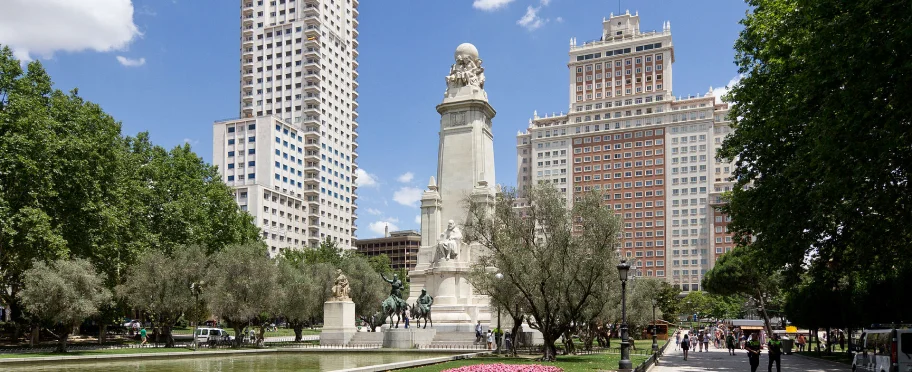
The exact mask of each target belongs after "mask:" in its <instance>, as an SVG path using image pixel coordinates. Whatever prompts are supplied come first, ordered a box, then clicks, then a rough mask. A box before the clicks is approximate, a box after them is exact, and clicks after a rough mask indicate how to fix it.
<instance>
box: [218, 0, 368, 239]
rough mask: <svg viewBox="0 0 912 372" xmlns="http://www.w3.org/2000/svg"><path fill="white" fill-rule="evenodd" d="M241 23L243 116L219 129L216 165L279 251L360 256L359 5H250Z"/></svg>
mask: <svg viewBox="0 0 912 372" xmlns="http://www.w3.org/2000/svg"><path fill="white" fill-rule="evenodd" d="M240 26H241V27H240V40H239V44H240V76H239V78H240V79H239V85H240V87H239V92H240V102H239V103H240V107H239V113H240V117H239V118H237V119H231V120H224V121H219V122H216V123H215V125H214V127H213V145H214V146H213V162H214V163H215V164H216V165H219V169H220V170H221V172H222V175H223V177H224V180H225V182H227V183H228V185H230V186H232V187H234V188H235V189H236V190H237V191H236V196H237V198H238V203H239V204H240V205H241V207H242V208H244V207H245V206H246V208H247V210H248V211H249V212H250V213H251V214H253V215H254V217H256V223H257V226H259V227H260V228H261V229H262V230H263V236H264V238H265V240H266V243H267V245H269V246H270V252H271V253H272V254H276V253H278V252H279V251H281V250H282V249H285V248H297V247H305V246H314V245H317V244H319V242H320V241H322V240H325V239H329V240H331V241H333V242H336V243H337V244H338V245H339V246H341V247H342V248H345V249H353V248H354V235H355V229H356V227H355V220H356V219H357V214H356V209H357V206H356V203H355V202H356V200H357V195H356V188H357V187H356V185H355V181H356V175H355V172H356V170H357V168H358V167H357V163H356V161H357V158H358V153H357V148H358V141H357V139H358V132H357V129H358V122H357V119H358V111H357V108H358V101H357V98H358V92H357V88H358V82H357V78H358V70H357V68H358V62H357V57H358V1H357V0H241V1H240ZM251 127H253V129H248V128H251ZM242 133H243V135H242ZM250 138H254V141H255V142H251V140H250ZM257 147H259V148H257ZM245 151H246V152H245ZM251 151H252V152H251ZM242 152H243V154H241V153H242ZM240 155H243V156H240ZM252 155H256V156H252ZM247 158H250V159H249V160H248V159H247ZM254 158H255V159H254ZM232 165H233V166H232ZM229 166H231V167H229ZM251 175H254V176H255V177H254V178H251V177H250V176H251ZM244 193H246V194H244ZM241 195H245V196H246V198H242V197H241ZM254 197H255V198H256V201H255V202H251V201H250V200H252V198H254ZM242 199H246V200H242ZM283 200H284V201H283ZM289 205H290V206H291V207H292V208H297V207H296V206H297V205H300V208H301V212H294V211H286V215H287V213H291V215H292V218H291V219H290V220H288V219H286V220H284V221H283V220H282V219H281V218H278V221H276V219H277V218H273V216H279V217H281V216H282V212H283V210H282V208H288V207H289ZM254 206H255V207H256V208H254ZM280 207H281V208H280ZM305 212H306V213H305ZM264 213H265V214H266V215H263V214H264ZM296 231H297V232H296ZM283 233H284V234H286V235H284V237H283V235H282V234H283Z"/></svg>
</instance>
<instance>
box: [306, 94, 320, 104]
mask: <svg viewBox="0 0 912 372" xmlns="http://www.w3.org/2000/svg"><path fill="white" fill-rule="evenodd" d="M304 103H305V104H308V105H315V106H319V105H320V94H319V93H317V94H313V93H308V94H307V95H305V96H304Z"/></svg>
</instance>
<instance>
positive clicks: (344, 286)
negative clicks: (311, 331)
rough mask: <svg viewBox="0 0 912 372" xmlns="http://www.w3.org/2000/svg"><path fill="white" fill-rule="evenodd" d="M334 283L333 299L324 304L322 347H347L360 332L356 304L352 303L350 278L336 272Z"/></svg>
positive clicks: (321, 333) (338, 271) (340, 272)
mask: <svg viewBox="0 0 912 372" xmlns="http://www.w3.org/2000/svg"><path fill="white" fill-rule="evenodd" d="M336 274H337V276H336V281H335V282H334V283H333V287H332V292H333V297H332V298H330V299H329V301H326V302H324V303H323V331H322V332H320V345H346V344H348V343H349V342H350V341H351V339H352V336H354V335H355V333H356V332H358V329H357V327H356V326H355V303H354V302H352V300H351V297H350V293H351V287H350V286H349V285H348V277H346V276H345V274H343V273H342V270H341V269H339V270H336Z"/></svg>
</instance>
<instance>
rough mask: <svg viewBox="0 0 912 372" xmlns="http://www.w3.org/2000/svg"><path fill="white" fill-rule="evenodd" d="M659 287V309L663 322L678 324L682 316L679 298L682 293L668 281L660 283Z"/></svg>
mask: <svg viewBox="0 0 912 372" xmlns="http://www.w3.org/2000/svg"><path fill="white" fill-rule="evenodd" d="M659 286H660V288H658V293H656V298H657V299H658V301H659V309H661V310H662V320H664V321H666V322H669V323H677V321H678V319H677V317H678V315H679V314H681V299H680V298H678V296H679V295H680V293H681V291H680V290H679V289H677V288H675V286H673V285H671V283H668V282H666V281H659Z"/></svg>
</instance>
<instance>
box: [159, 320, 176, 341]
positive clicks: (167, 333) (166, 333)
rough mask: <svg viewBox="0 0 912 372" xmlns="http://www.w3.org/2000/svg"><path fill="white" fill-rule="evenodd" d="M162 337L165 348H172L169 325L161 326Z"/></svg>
mask: <svg viewBox="0 0 912 372" xmlns="http://www.w3.org/2000/svg"><path fill="white" fill-rule="evenodd" d="M162 336H164V337H165V347H174V335H172V334H171V324H170V323H165V325H163V326H162Z"/></svg>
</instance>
